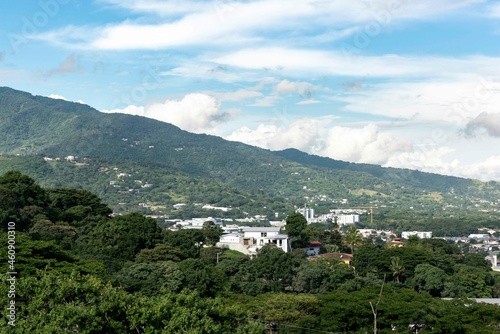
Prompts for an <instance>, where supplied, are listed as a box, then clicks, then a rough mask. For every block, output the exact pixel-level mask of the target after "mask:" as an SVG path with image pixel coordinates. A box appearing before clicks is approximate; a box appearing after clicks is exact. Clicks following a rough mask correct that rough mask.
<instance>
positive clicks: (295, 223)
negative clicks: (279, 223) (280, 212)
mask: <svg viewBox="0 0 500 334" xmlns="http://www.w3.org/2000/svg"><path fill="white" fill-rule="evenodd" d="M306 227H307V219H306V218H305V217H304V216H303V215H302V214H300V213H298V212H294V213H292V214H290V215H288V217H286V226H285V229H286V233H287V234H288V236H289V237H290V239H291V242H292V247H294V246H295V247H297V246H298V247H302V246H304V244H305V243H306V240H305V237H306V236H305V235H304V230H305V229H306Z"/></svg>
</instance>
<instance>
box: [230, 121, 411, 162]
mask: <svg viewBox="0 0 500 334" xmlns="http://www.w3.org/2000/svg"><path fill="white" fill-rule="evenodd" d="M226 139H228V140H234V141H241V142H244V143H247V144H250V145H255V146H259V147H263V148H267V149H271V150H282V149H286V148H296V149H299V150H302V151H304V152H308V153H311V154H317V155H321V156H326V157H329V158H333V159H337V160H344V161H351V162H360V163H374V164H384V163H386V162H387V161H388V160H389V158H390V157H391V156H392V155H394V154H395V153H398V152H403V151H405V150H409V149H411V144H410V143H408V142H406V141H404V140H401V139H399V138H396V137H395V136H393V135H391V134H388V133H384V132H381V131H380V129H379V128H378V127H377V126H376V125H374V124H369V125H366V126H364V127H362V128H351V127H342V126H333V127H332V126H331V122H329V121H327V120H323V119H300V120H297V121H295V122H292V123H290V124H285V125H283V126H278V125H273V124H261V125H259V126H258V127H257V128H256V129H255V130H252V129H250V128H248V127H243V128H240V129H238V130H236V131H234V132H233V133H231V134H230V135H229V136H227V137H226Z"/></svg>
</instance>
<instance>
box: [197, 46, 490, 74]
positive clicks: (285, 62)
mask: <svg viewBox="0 0 500 334" xmlns="http://www.w3.org/2000/svg"><path fill="white" fill-rule="evenodd" d="M357 52H358V51H357V49H356V48H355V47H354V46H353V49H343V48H341V49H340V51H325V50H310V49H309V50H304V49H298V48H288V47H257V48H247V49H240V50H237V51H234V52H225V53H224V54H222V55H218V56H217V55H216V56H211V57H209V56H207V57H206V60H207V61H212V62H215V63H218V64H224V65H228V66H232V67H234V68H242V69H251V70H266V69H276V70H279V71H280V72H281V73H283V74H285V75H287V76H290V77H300V76H303V75H341V76H356V77H382V78H397V77H404V78H408V77H411V78H412V79H414V78H416V77H417V78H418V77H427V78H429V77H434V78H436V77H437V78H440V77H444V78H446V77H448V78H450V77H451V78H454V77H455V76H463V75H467V74H469V73H477V74H478V75H484V76H485V77H487V76H489V75H490V74H491V68H495V67H499V66H500V58H495V57H485V56H468V57H463V58H452V57H439V56H434V57H433V56H423V57H410V56H398V55H390V54H388V55H381V56H360V55H358V54H357Z"/></svg>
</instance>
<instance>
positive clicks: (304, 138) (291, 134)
mask: <svg viewBox="0 0 500 334" xmlns="http://www.w3.org/2000/svg"><path fill="white" fill-rule="evenodd" d="M319 132H320V124H319V122H318V121H317V120H313V119H302V120H299V121H296V122H293V123H290V124H286V125H284V126H277V125H274V124H260V125H259V126H258V127H257V128H256V129H255V130H252V129H250V128H248V127H243V128H240V129H238V130H236V131H234V132H233V133H231V134H230V135H229V136H227V137H226V139H227V140H233V141H240V142H244V143H246V144H249V145H254V146H259V147H262V148H268V149H271V150H282V149H286V148H296V149H299V150H303V151H306V152H311V151H314V150H316V149H318V147H317V146H318V145H320V143H321V138H320V133H319Z"/></svg>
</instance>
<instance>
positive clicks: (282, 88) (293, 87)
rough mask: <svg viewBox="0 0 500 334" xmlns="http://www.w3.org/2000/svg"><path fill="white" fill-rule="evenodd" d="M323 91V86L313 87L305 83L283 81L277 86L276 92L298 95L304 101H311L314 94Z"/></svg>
mask: <svg viewBox="0 0 500 334" xmlns="http://www.w3.org/2000/svg"><path fill="white" fill-rule="evenodd" d="M321 89H323V88H322V87H321V86H316V85H313V84H311V83H309V82H303V81H295V82H294V81H289V80H286V79H285V80H282V81H280V82H279V83H278V84H277V85H276V91H277V92H278V93H283V94H293V93H296V94H298V95H299V96H300V97H302V98H304V99H311V98H312V96H313V94H314V92H315V91H318V90H321Z"/></svg>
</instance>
